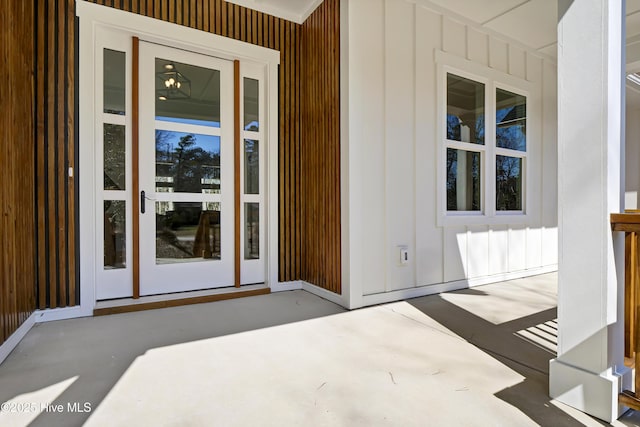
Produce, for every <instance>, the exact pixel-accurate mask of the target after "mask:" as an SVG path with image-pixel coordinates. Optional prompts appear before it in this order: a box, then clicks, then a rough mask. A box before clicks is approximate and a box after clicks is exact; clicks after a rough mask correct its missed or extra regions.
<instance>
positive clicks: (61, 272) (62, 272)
mask: <svg viewBox="0 0 640 427" xmlns="http://www.w3.org/2000/svg"><path fill="white" fill-rule="evenodd" d="M57 6H58V8H57V9H58V10H57V14H58V15H57V20H58V25H57V37H56V52H57V55H56V57H57V58H56V66H57V73H56V74H57V76H56V80H57V81H56V105H57V107H58V108H57V110H58V111H57V112H58V114H57V117H56V127H57V132H56V134H57V135H56V146H57V147H56V148H57V153H56V159H57V164H56V165H55V170H56V175H57V176H56V182H57V193H58V200H57V207H56V211H57V223H58V226H57V230H56V231H57V234H58V236H57V243H58V247H57V250H58V279H57V280H58V286H59V292H60V297H59V298H60V304H59V305H60V307H66V306H67V257H66V255H67V223H66V212H67V204H66V200H65V197H64V190H65V186H66V181H67V173H66V171H67V168H66V166H67V165H66V162H65V155H64V152H65V146H66V141H65V132H64V130H65V128H66V125H67V120H66V117H65V115H64V113H65V105H64V99H65V97H64V94H65V84H64V83H65V79H66V73H65V65H66V61H64V60H63V59H64V54H65V50H64V40H65V37H66V34H65V22H66V20H65V9H66V0H58V4H57Z"/></svg>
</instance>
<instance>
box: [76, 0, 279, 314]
mask: <svg viewBox="0 0 640 427" xmlns="http://www.w3.org/2000/svg"><path fill="white" fill-rule="evenodd" d="M76 15H77V16H78V17H79V18H80V31H79V35H78V36H79V37H78V39H79V51H78V55H79V73H78V76H79V86H78V89H79V90H78V92H77V96H78V101H79V112H80V113H79V115H80V120H79V135H78V137H79V164H78V169H79V174H76V175H77V182H78V186H79V194H80V196H79V198H80V200H79V210H80V213H79V222H80V228H79V233H80V312H81V315H92V313H93V309H94V307H95V304H96V274H97V271H98V268H102V260H100V259H98V256H97V255H98V254H97V251H96V247H97V245H101V244H102V241H98V239H97V237H98V236H97V234H98V233H97V230H96V215H97V212H96V206H97V195H96V186H97V185H98V183H97V182H96V181H98V180H101V179H102V177H96V174H95V173H93V168H94V165H95V162H96V155H97V153H96V150H95V146H94V141H95V140H96V138H97V135H96V127H95V123H96V115H95V105H96V91H95V80H94V79H95V76H96V66H97V63H98V61H97V60H96V58H97V56H98V55H102V51H101V49H98V48H97V47H98V46H97V44H96V31H97V29H98V28H104V29H107V30H111V31H118V32H121V33H122V34H126V35H127V36H129V37H134V36H136V37H139V38H140V39H141V40H145V41H150V42H155V43H159V44H163V45H167V46H172V47H176V48H179V49H184V50H190V51H193V52H197V53H202V54H205V55H209V56H216V57H219V58H222V59H228V60H235V59H238V60H240V61H241V64H245V63H246V64H250V65H251V68H252V69H255V67H260V68H261V70H262V72H263V75H264V82H265V85H264V86H265V97H266V98H265V99H266V106H267V107H266V111H265V118H264V123H265V125H266V126H265V128H266V129H265V130H266V132H265V143H264V145H265V146H266V147H267V150H265V153H264V154H266V157H267V162H266V165H265V167H266V171H265V175H264V176H266V182H265V184H266V192H265V196H266V203H265V210H266V215H265V222H266V226H267V229H266V233H265V234H266V235H265V240H266V253H265V256H266V260H267V265H266V280H265V284H266V285H267V286H268V287H271V288H273V287H277V285H278V115H277V114H278V65H279V63H280V53H279V52H278V51H276V50H272V49H268V48H264V47H260V46H255V45H252V44H249V43H245V42H241V41H238V40H233V39H230V38H226V37H222V36H218V35H215V34H211V33H206V32H203V31H199V30H195V29H192V28H186V27H183V26H180V25H177V24H171V23H168V22H164V21H160V20H157V19H153V18H149V17H146V16H141V15H137V14H134V13H130V12H124V11H121V10H118V9H114V8H111V7H106V6H100V5H96V4H93V3H88V2H86V1H79V0H78V1H77V2H76ZM241 67H242V65H241ZM241 76H242V68H241ZM85 171H86V172H85Z"/></svg>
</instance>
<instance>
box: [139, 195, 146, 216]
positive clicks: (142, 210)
mask: <svg viewBox="0 0 640 427" xmlns="http://www.w3.org/2000/svg"><path fill="white" fill-rule="evenodd" d="M145 199H146V197H145V195H144V190H143V191H141V192H140V213H144V211H145V206H144V202H145Z"/></svg>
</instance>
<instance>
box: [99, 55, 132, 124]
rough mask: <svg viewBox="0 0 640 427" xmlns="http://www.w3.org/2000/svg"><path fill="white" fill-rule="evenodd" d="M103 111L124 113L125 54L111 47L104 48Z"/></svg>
mask: <svg viewBox="0 0 640 427" xmlns="http://www.w3.org/2000/svg"><path fill="white" fill-rule="evenodd" d="M103 60H104V63H103V67H102V68H103V70H104V77H103V80H104V112H105V113H110V114H120V115H124V113H125V99H126V98H125V87H126V86H125V85H126V55H125V53H124V52H118V51H115V50H111V49H105V50H104V56H103Z"/></svg>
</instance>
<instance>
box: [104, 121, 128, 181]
mask: <svg viewBox="0 0 640 427" xmlns="http://www.w3.org/2000/svg"><path fill="white" fill-rule="evenodd" d="M124 131H125V127H124V126H122V125H112V124H109V123H105V124H104V132H103V133H104V189H105V190H126V188H125V187H126V167H125V166H126V163H125V160H126V151H125V133H124Z"/></svg>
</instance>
